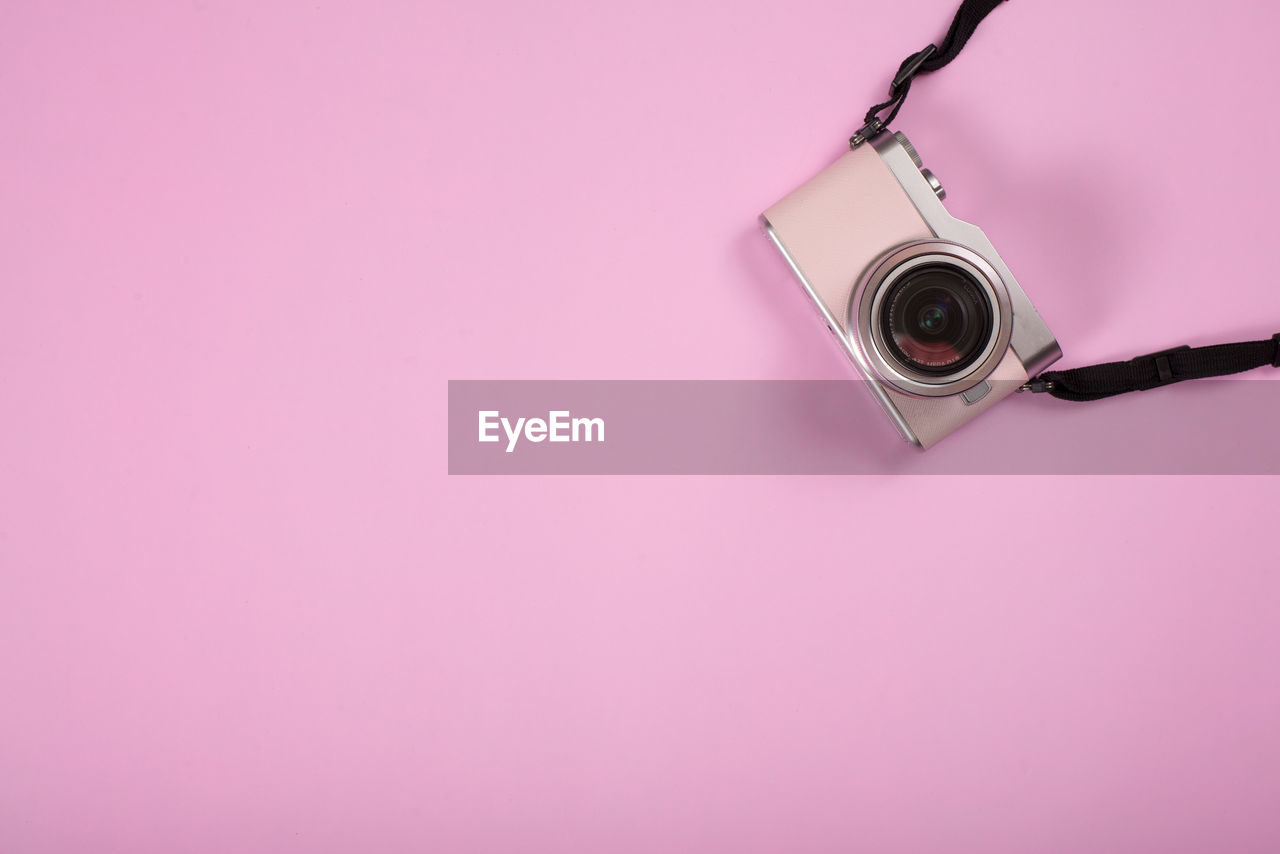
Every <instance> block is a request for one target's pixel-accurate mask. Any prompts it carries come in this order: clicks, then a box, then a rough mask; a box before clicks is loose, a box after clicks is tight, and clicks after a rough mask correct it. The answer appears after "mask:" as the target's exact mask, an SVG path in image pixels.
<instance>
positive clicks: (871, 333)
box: [848, 238, 1013, 397]
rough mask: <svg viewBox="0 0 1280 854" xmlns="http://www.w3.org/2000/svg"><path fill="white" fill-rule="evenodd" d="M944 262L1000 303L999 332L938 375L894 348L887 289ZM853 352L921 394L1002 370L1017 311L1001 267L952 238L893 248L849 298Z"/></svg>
mask: <svg viewBox="0 0 1280 854" xmlns="http://www.w3.org/2000/svg"><path fill="white" fill-rule="evenodd" d="M933 263H942V264H946V265H948V266H952V267H958V268H959V269H961V270H963V271H965V272H967V273H968V274H969V275H970V276H972V277H973V279H974V281H976V282H978V284H979V285H980V286H981V288H982V290H983V292H984V293H985V294H986V296H987V299H988V300H989V302H990V305H991V306H993V307H994V314H995V318H994V332H993V334H992V335H991V336H990V337H989V338H988V340H987V342H986V344H985V346H984V348H983V351H982V353H981V354H980V355H979V356H978V358H977V359H976V360H975V361H974V362H973V363H972V364H970V365H968V366H967V367H964V368H960V369H958V370H955V371H954V372H952V373H948V374H944V375H938V374H932V373H924V372H922V371H918V370H915V369H913V368H910V367H909V366H907V365H905V364H903V363H902V361H901V360H900V359H898V358H897V357H895V356H894V355H893V353H892V352H891V350H890V347H889V345H888V343H887V342H886V340H885V337H884V336H883V334H882V328H881V323H880V317H881V308H882V306H883V304H884V297H885V294H886V293H887V292H888V291H889V290H890V289H891V288H892V287H893V284H894V283H895V282H896V281H898V279H900V278H902V277H903V276H905V275H906V274H907V273H909V272H910V271H911V270H912V269H914V268H916V267H920V266H923V265H926V264H933ZM848 324H849V327H848V328H849V332H850V335H851V339H850V344H851V345H852V350H853V356H854V359H855V361H856V362H857V363H858V366H859V368H861V369H863V370H865V371H866V372H867V373H868V374H869V375H870V376H872V377H873V378H875V379H876V380H877V381H879V382H882V383H885V384H886V385H888V386H889V387H890V388H892V389H894V390H896V391H900V392H903V393H905V394H909V395H913V396H916V397H946V396H949V395H954V394H958V393H959V392H962V391H965V390H966V389H969V388H971V387H973V386H974V385H976V384H977V383H980V382H982V380H983V379H985V378H986V377H988V376H990V375H991V374H992V372H993V371H995V370H996V369H997V367H998V366H999V364H1000V363H1001V361H1002V360H1003V359H1004V358H1005V356H1006V354H1007V353H1008V350H1009V341H1010V337H1011V335H1012V332H1013V313H1012V307H1011V306H1010V301H1009V291H1008V288H1007V287H1006V286H1005V282H1004V279H1003V278H1002V277H1001V274H1000V273H999V272H997V271H996V268H995V267H994V266H993V265H992V263H991V262H990V261H988V260H987V259H986V258H985V257H983V256H982V255H981V254H979V253H978V252H977V251H975V250H974V249H972V248H971V247H969V246H966V245H964V244H960V243H956V242H955V241H952V240H947V239H938V238H929V239H924V240H913V241H911V242H908V243H903V244H901V245H899V246H896V247H894V248H893V249H890V250H889V251H888V252H886V253H885V254H884V255H882V256H880V258H879V259H877V260H876V261H875V262H873V263H872V264H871V265H870V266H869V267H867V268H866V269H865V270H864V271H863V273H862V274H861V275H860V276H859V278H858V282H857V284H856V285H855V286H854V290H853V293H852V294H851V295H850V298H849V303H848Z"/></svg>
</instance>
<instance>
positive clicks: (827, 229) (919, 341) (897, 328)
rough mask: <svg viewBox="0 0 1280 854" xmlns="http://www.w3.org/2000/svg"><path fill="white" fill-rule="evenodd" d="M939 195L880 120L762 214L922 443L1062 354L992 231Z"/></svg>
mask: <svg viewBox="0 0 1280 854" xmlns="http://www.w3.org/2000/svg"><path fill="white" fill-rule="evenodd" d="M945 197H946V194H945V192H944V191H943V189H942V185H941V184H940V183H939V182H938V180H937V178H935V177H934V175H933V173H931V172H930V171H929V170H927V169H924V168H922V164H921V161H920V157H919V155H918V154H917V153H916V151H915V148H914V147H913V146H912V145H911V143H910V142H909V141H908V140H907V138H906V137H905V136H903V135H902V134H901V133H890V132H888V131H883V132H881V133H879V134H877V135H876V136H873V137H872V138H870V139H868V140H866V141H865V142H863V143H861V144H860V145H858V146H856V147H855V148H853V149H852V150H851V151H849V152H848V153H847V154H845V155H843V156H842V157H841V158H840V159H839V160H837V161H836V162H835V163H833V164H832V165H831V166H829V167H827V168H826V169H824V170H823V171H822V172H820V173H819V174H818V175H817V176H815V177H814V178H812V179H811V180H809V181H808V182H806V183H805V184H803V185H802V186H800V187H799V188H797V189H796V190H795V191H793V192H792V193H790V194H789V195H788V196H787V197H786V198H784V199H782V200H781V201H780V202H778V203H777V204H775V205H773V206H772V207H770V208H769V209H768V210H766V211H765V212H764V214H762V215H761V220H762V221H763V225H764V229H765V233H766V234H767V235H768V236H769V237H770V239H772V241H773V242H774V244H775V245H776V246H777V247H778V249H779V250H780V251H781V252H782V255H783V257H785V258H786V260H787V262H788V263H789V264H790V265H791V268H792V270H793V272H794V273H795V274H796V276H797V278H799V280H800V284H801V285H802V286H803V287H804V290H805V292H806V293H807V294H808V295H809V297H810V298H811V299H812V300H813V302H814V304H815V305H816V306H817V308H818V311H819V312H820V313H821V315H822V316H823V319H824V320H825V321H826V323H827V326H828V328H829V329H830V330H831V332H832V333H833V334H834V335H835V338H836V340H837V341H838V342H839V343H840V345H841V347H842V349H843V350H844V351H845V353H846V355H847V356H848V357H849V358H850V359H851V360H852V361H853V363H854V365H855V366H856V367H857V369H858V370H859V372H860V373H861V374H862V375H863V377H864V378H865V379H866V380H867V383H866V384H867V386H868V387H869V388H870V390H871V392H872V394H873V395H874V396H875V398H876V400H877V401H878V402H879V404H880V406H881V408H882V409H884V411H885V413H886V414H887V415H888V416H889V418H890V420H891V421H892V422H893V424H894V426H895V427H897V429H898V433H899V434H900V435H901V436H902V438H903V439H905V440H906V441H907V442H909V443H911V444H913V445H916V446H918V447H921V448H928V447H930V446H932V445H933V444H935V443H936V442H938V441H939V440H940V439H942V438H943V437H944V436H946V435H948V434H949V433H951V432H952V431H954V430H955V429H957V428H958V427H960V426H961V425H963V424H965V423H966V422H968V421H969V420H970V419H972V418H973V417H974V416H976V415H978V414H979V413H980V412H983V411H985V410H986V409H987V408H988V407H990V406H992V405H993V404H995V403H996V402H997V401H999V400H1001V399H1003V398H1005V397H1007V396H1008V395H1009V394H1011V393H1012V392H1014V391H1016V390H1017V389H1018V388H1020V387H1021V386H1022V385H1023V384H1024V383H1025V382H1027V379H1028V377H1030V376H1035V375H1036V374H1038V373H1039V372H1040V371H1042V370H1044V369H1045V368H1046V367H1048V366H1049V365H1050V364H1052V363H1053V362H1055V361H1056V360H1057V359H1058V358H1059V357H1061V355H1062V351H1061V350H1060V349H1059V347H1058V342H1057V341H1056V340H1055V339H1054V337H1053V333H1051V332H1050V331H1049V328H1048V326H1046V325H1045V323H1044V321H1043V320H1042V319H1041V318H1040V315H1039V313H1038V312H1037V311H1036V309H1035V307H1034V306H1033V305H1032V304H1031V300H1030V299H1028V298H1027V295H1026V294H1025V293H1024V292H1023V290H1022V288H1021V287H1020V286H1019V285H1018V282H1017V280H1015V279H1014V277H1013V274H1012V273H1011V272H1010V271H1009V268H1008V267H1007V266H1006V265H1005V263H1004V261H1002V260H1001V258H1000V256H999V255H998V254H997V253H996V250H995V247H994V246H992V245H991V241H990V240H988V239H987V236H986V235H985V234H983V233H982V230H981V229H979V228H977V227H976V226H973V225H970V224H969V223H966V222H962V221H960V220H958V219H956V218H955V217H953V216H951V215H950V214H949V213H947V210H946V208H945V207H943V205H942V200H943V199H944V198H945Z"/></svg>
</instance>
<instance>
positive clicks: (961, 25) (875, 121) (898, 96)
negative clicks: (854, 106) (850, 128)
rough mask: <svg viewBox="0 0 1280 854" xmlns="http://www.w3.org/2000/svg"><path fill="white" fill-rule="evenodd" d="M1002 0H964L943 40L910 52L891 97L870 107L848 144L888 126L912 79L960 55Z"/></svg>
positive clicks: (890, 88) (863, 139) (854, 143)
mask: <svg viewBox="0 0 1280 854" xmlns="http://www.w3.org/2000/svg"><path fill="white" fill-rule="evenodd" d="M1003 2H1005V0H964V2H963V3H961V4H960V9H959V10H958V11H957V12H956V16H955V18H953V19H952V21H951V29H949V30H947V37H946V38H944V39H943V40H942V44H941V45H936V44H931V45H926V46H925V47H924V48H923V49H922V50H918V51H916V52H915V53H913V54H911V56H908V57H907V58H906V59H904V60H903V61H902V64H901V65H899V66H898V73H897V74H895V75H894V77H893V83H892V84H890V86H889V100H887V101H885V102H884V103H881V104H876V105H875V106H874V107H872V108H871V109H869V110H867V114H866V115H865V116H864V117H863V122H864V124H863V126H862V128H861V130H859V131H858V132H857V133H855V134H854V135H853V137H852V138H850V140H849V145H850V146H851V147H853V148H857V147H858V145H860V144H861V143H862V142H864V141H865V140H868V139H870V138H871V137H873V136H875V135H876V134H877V133H879V132H880V131H882V130H884V129H885V128H886V127H888V126H889V123H890V122H891V121H893V120H894V118H896V117H897V115H898V110H900V109H902V104H903V102H904V101H906V100H907V93H908V92H910V91H911V81H912V80H914V79H915V78H916V76H917V75H919V74H927V73H928V72H930V71H937V70H938V69H939V68H942V67H943V66H945V65H947V63H949V62H951V60H953V59H955V58H956V57H957V56H959V55H960V51H961V50H962V49H963V48H964V46H965V44H966V43H967V42H968V41H969V36H971V35H973V31H974V30H976V29H977V28H978V24H980V23H982V19H983V18H985V17H987V15H989V14H991V11H992V10H993V9H995V8H996V7H997V6H999V5H1000V4H1001V3H1003ZM886 110H887V111H888V112H887V114H885V115H883V116H881V113H884V112H885V111H886Z"/></svg>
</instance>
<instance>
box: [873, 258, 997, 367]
mask: <svg viewBox="0 0 1280 854" xmlns="http://www.w3.org/2000/svg"><path fill="white" fill-rule="evenodd" d="M994 329H995V316H994V312H993V310H992V307H991V300H990V299H989V298H988V296H987V293H986V291H984V290H983V289H982V287H981V286H980V285H979V284H978V282H977V281H976V280H975V279H974V278H973V276H971V275H970V274H969V273H967V272H965V271H964V270H961V269H959V268H957V267H953V266H951V265H948V264H940V263H935V264H925V265H922V266H919V267H915V268H913V269H911V270H909V271H907V272H906V273H904V274H903V275H902V276H901V277H899V278H898V279H897V280H896V281H894V282H893V283H892V284H891V285H890V286H889V290H888V292H887V293H886V294H885V297H884V300H883V301H882V302H881V304H880V331H881V335H882V337H883V339H884V341H885V344H886V345H887V347H888V349H889V352H890V354H891V355H892V356H893V357H894V358H895V359H896V360H898V361H899V362H901V363H902V364H903V366H905V367H907V368H909V369H910V370H913V371H915V372H917V373H921V374H933V375H938V376H942V375H944V374H953V373H955V372H957V371H960V370H963V369H964V368H966V367H968V366H969V365H971V364H973V363H974V362H975V361H976V360H977V359H978V357H979V356H980V355H982V351H983V350H984V349H985V348H986V345H987V342H988V341H989V340H990V339H991V335H992V333H993V332H994Z"/></svg>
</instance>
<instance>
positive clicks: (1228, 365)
mask: <svg viewBox="0 0 1280 854" xmlns="http://www.w3.org/2000/svg"><path fill="white" fill-rule="evenodd" d="M1267 365H1270V366H1271V367H1273V368H1280V333H1277V334H1275V335H1272V336H1271V337H1270V338H1264V339H1263V340H1261V341H1241V342H1239V343H1237V344H1215V345H1213V346H1211V347H1188V346H1186V345H1183V346H1181V347H1174V348H1173V349H1171V350H1161V351H1160V352H1158V353H1149V354H1147V355H1146V356H1138V357H1137V358H1134V359H1130V360H1129V361H1127V362H1106V363H1105V364H1101V365H1090V366H1089V367H1087V368H1072V369H1071V370H1069V371H1045V372H1044V373H1042V374H1040V375H1039V376H1038V377H1035V378H1034V379H1032V380H1031V381H1030V382H1028V383H1027V384H1026V385H1024V386H1023V387H1022V389H1021V390H1022V391H1031V392H1046V393H1048V394H1051V395H1053V396H1054V397H1057V398H1061V399H1062V400H1080V401H1088V400H1101V399H1102V398H1104V397H1111V396H1112V395H1117V394H1124V393H1125V392H1129V391H1146V390H1147V389H1152V388H1159V387H1160V386H1165V385H1172V384H1173V383H1177V382H1182V381H1183V380H1198V379H1204V378H1205V377H1221V376H1226V375H1228V374H1238V373H1240V372H1241V371H1248V370H1252V369H1253V368H1262V367H1266V366H1267Z"/></svg>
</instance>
